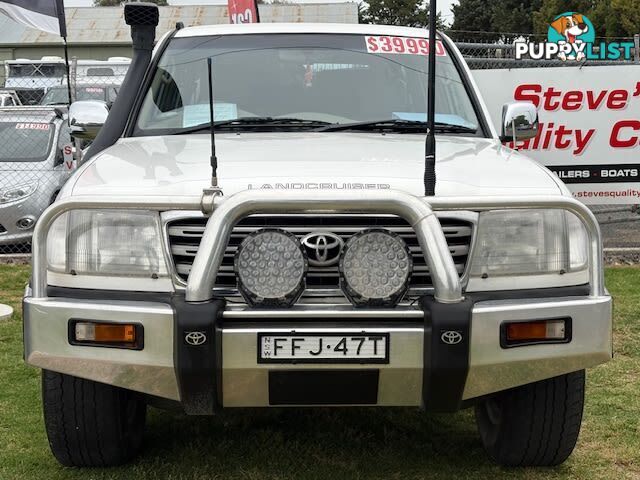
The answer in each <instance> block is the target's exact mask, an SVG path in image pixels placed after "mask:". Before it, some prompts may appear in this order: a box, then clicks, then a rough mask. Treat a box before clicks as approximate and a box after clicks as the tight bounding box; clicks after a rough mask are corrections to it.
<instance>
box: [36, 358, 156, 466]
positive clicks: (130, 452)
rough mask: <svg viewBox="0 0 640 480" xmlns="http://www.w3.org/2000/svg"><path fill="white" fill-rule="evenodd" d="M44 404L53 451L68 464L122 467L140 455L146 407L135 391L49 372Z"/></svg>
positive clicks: (45, 379)
mask: <svg viewBox="0 0 640 480" xmlns="http://www.w3.org/2000/svg"><path fill="white" fill-rule="evenodd" d="M42 405H43V410H44V422H45V427H46V430H47V437H48V438H49V446H50V447H51V452H52V453H53V455H54V456H55V457H56V459H57V460H58V461H59V462H60V463H61V464H63V465H66V466H69V467H70V466H75V467H108V466H114V465H121V464H123V463H125V462H127V461H129V460H131V459H132V458H133V457H134V456H136V455H137V453H138V452H139V451H140V448H141V446H142V436H143V433H144V424H145V416H146V404H145V403H144V402H143V401H142V400H141V399H140V397H139V395H137V394H136V393H135V392H131V391H129V390H124V389H122V388H117V387H113V386H110V385H106V384H103V383H98V382H93V381H91V380H84V379H82V378H77V377H72V376H70V375H64V374H61V373H56V372H51V371H48V370H43V371H42Z"/></svg>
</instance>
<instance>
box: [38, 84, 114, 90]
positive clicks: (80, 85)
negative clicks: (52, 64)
mask: <svg viewBox="0 0 640 480" xmlns="http://www.w3.org/2000/svg"><path fill="white" fill-rule="evenodd" d="M119 86H120V85H119V84H117V83H76V84H75V88H90V87H96V88H108V87H119ZM66 89H67V86H66V85H54V86H53V87H49V90H66Z"/></svg>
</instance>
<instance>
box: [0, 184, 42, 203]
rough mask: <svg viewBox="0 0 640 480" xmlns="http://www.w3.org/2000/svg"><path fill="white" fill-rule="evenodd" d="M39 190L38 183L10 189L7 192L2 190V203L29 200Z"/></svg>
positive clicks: (0, 200) (0, 195) (0, 197)
mask: <svg viewBox="0 0 640 480" xmlns="http://www.w3.org/2000/svg"><path fill="white" fill-rule="evenodd" d="M37 188H38V182H35V183H29V184H26V185H18V186H17V187H10V188H7V189H6V190H0V203H9V202H15V201H16V200H22V199H23V198H27V197H28V196H29V195H31V194H32V193H33V192H35V191H36V189H37Z"/></svg>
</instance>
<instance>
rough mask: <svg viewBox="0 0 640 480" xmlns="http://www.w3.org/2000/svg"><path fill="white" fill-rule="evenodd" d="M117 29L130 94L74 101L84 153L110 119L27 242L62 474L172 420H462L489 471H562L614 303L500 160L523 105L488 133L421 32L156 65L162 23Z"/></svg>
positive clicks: (340, 28)
mask: <svg viewBox="0 0 640 480" xmlns="http://www.w3.org/2000/svg"><path fill="white" fill-rule="evenodd" d="M125 16H126V19H127V22H128V23H129V24H130V25H131V26H132V37H133V40H134V59H133V61H132V65H131V68H130V70H129V73H128V75H127V78H126V80H125V84H124V85H123V87H122V90H121V92H120V94H119V96H118V98H117V100H116V102H115V104H114V105H113V107H112V109H111V112H110V114H109V116H108V118H107V117H106V108H105V107H104V106H103V105H101V104H100V103H97V102H77V103H76V104H74V105H72V106H71V109H70V114H69V116H70V126H71V129H72V132H73V133H74V135H76V136H78V137H85V138H86V137H93V136H94V135H95V134H96V132H97V130H98V128H99V127H100V126H101V125H102V124H103V123H104V125H103V126H102V128H101V129H100V131H99V133H98V135H97V137H96V138H95V141H94V143H93V145H92V147H91V148H90V150H89V152H88V154H87V156H86V159H87V160H86V162H85V163H84V164H83V165H82V166H81V167H80V168H79V169H78V171H77V172H76V173H75V174H74V175H73V177H72V178H71V179H70V181H69V182H67V184H66V185H65V187H64V188H63V190H62V192H61V194H60V197H59V199H58V201H57V202H56V203H55V204H53V205H52V206H51V207H50V208H49V209H48V210H47V211H46V212H45V213H44V214H43V215H42V217H41V218H40V220H39V222H38V224H37V227H36V230H35V233H34V237H33V277H32V282H31V285H30V286H29V287H28V288H27V292H26V295H25V298H24V342H25V358H26V361H27V362H28V363H29V364H30V365H34V366H37V367H40V368H42V369H43V403H44V414H45V421H46V422H45V423H46V428H47V433H48V436H49V442H50V445H51V449H52V451H53V454H54V455H55V457H56V458H57V459H58V460H59V461H60V462H61V463H63V464H65V465H77V466H96V465H113V464H118V463H122V462H124V461H126V460H128V459H130V458H132V457H133V456H134V455H135V454H136V453H137V452H138V451H139V449H140V446H141V441H142V433H143V428H144V423H145V410H146V405H147V404H154V403H156V404H163V403H166V402H167V401H173V402H175V403H176V404H179V405H180V406H181V408H182V409H184V411H185V412H186V413H187V414H192V415H210V414H214V413H215V412H216V411H217V410H218V409H221V408H232V407H272V406H320V405H322V406H326V405H329V406H346V405H353V406H363V405H377V406H415V407H422V408H424V409H425V410H427V411H445V412H454V411H457V410H459V409H461V408H466V407H471V406H473V407H475V409H476V417H477V424H478V429H479V432H480V437H481V439H482V442H483V444H484V446H485V448H486V450H487V452H488V454H489V455H490V456H491V457H492V458H493V459H495V460H496V461H497V462H499V463H501V464H504V465H554V464H558V463H561V462H563V461H564V460H565V459H566V458H567V457H568V456H569V455H570V453H571V451H572V450H573V448H574V446H575V444H576V440H577V437H578V432H579V429H580V423H581V416H582V408H583V403H584V389H585V373H584V371H585V369H586V368H588V367H592V366H594V365H597V364H600V363H603V362H606V361H607V360H609V359H610V358H611V355H612V318H611V298H610V296H609V295H608V293H607V291H606V290H605V286H604V283H603V267H602V259H601V240H600V233H599V229H598V225H597V223H596V221H595V219H594V217H593V216H592V214H591V213H590V211H589V210H588V209H586V208H585V207H584V206H583V205H582V204H580V203H579V202H577V201H576V200H574V199H573V198H572V197H571V195H570V194H569V192H568V191H567V189H566V188H565V187H564V186H563V184H562V183H561V182H560V181H559V180H558V179H557V178H555V177H554V176H553V175H552V174H551V173H550V172H549V171H547V170H546V169H545V168H544V167H542V166H540V165H538V164H537V163H535V162H533V161H530V160H528V159H527V158H525V157H523V156H522V155H520V154H518V153H517V152H516V151H513V150H511V149H508V148H505V147H503V146H502V143H501V140H502V139H504V138H505V137H506V138H514V139H516V140H517V139H522V138H528V137H530V136H531V135H535V133H536V129H537V115H536V113H535V109H534V108H533V107H532V106H529V105H527V104H524V105H523V104H514V105H507V106H505V107H504V109H503V116H504V127H503V132H501V134H498V133H497V132H496V131H495V130H494V128H493V127H492V125H491V122H490V120H489V114H488V112H487V108H486V107H485V105H484V104H483V102H482V99H481V98H480V95H479V94H478V90H477V88H476V86H475V84H474V82H473V79H472V77H471V75H470V72H469V70H468V68H467V66H466V65H465V62H464V60H463V58H462V57H461V55H460V52H459V51H458V50H457V49H456V47H455V46H454V45H453V43H452V42H451V41H450V40H449V39H448V38H447V37H446V36H444V35H439V37H438V40H437V42H435V43H436V48H434V49H430V45H432V44H433V43H431V42H430V41H428V40H427V34H426V33H425V31H424V30H420V29H412V28H401V27H385V26H373V25H312V24H291V25H289V24H262V25H223V26H211V27H193V28H178V29H176V30H175V31H173V32H171V33H170V34H168V35H166V36H165V37H163V38H162V39H160V40H159V41H158V44H157V45H156V47H155V50H153V52H152V49H153V44H154V38H153V37H154V34H155V25H156V24H157V9H156V8H155V7H150V6H149V5H146V4H141V3H131V4H127V5H126V7H125ZM434 36H435V33H434ZM429 50H432V51H433V52H435V55H434V57H433V58H430V60H432V61H435V64H436V65H437V67H436V68H437V80H436V81H435V85H433V86H434V87H435V92H436V101H435V102H433V103H432V105H434V109H435V117H434V118H435V121H434V122H435V123H431V124H428V123H427V119H428V112H427V110H428V109H427V107H426V106H425V105H426V104H427V103H428V102H427V98H428V97H427V94H426V92H427V83H428V81H427V79H428V75H427V70H428V68H427V67H428V61H427V57H428V56H427V52H428V51H429ZM434 78H435V77H434ZM433 86H432V87H433ZM432 87H429V89H430V91H434V90H433V89H432ZM497 88H499V86H497ZM491 108H498V107H497V106H492V107H491ZM105 118H106V121H105ZM211 118H213V119H215V122H213V123H214V129H213V130H214V131H213V132H212V131H211V130H212V129H211V125H210V124H211V123H212V122H211V121H210V120H211ZM429 125H433V129H432V132H435V134H436V135H437V149H436V152H437V163H436V169H435V170H436V174H437V185H435V195H434V194H428V195H425V191H426V192H427V193H429V189H432V188H433V187H434V178H433V175H432V174H430V173H429V168H428V165H429V156H430V155H431V154H432V153H433V145H431V146H429V142H426V144H427V147H425V139H426V138H428V136H427V130H429V129H428V128H427V127H428V126H429ZM432 138H433V137H432ZM434 143H435V142H434ZM212 147H214V148H215V150H214V151H213V152H212V151H211V150H212ZM425 148H426V150H427V156H426V157H427V161H425ZM425 165H427V168H426V170H425ZM212 169H213V172H212ZM424 172H426V175H424ZM212 173H213V177H214V178H213V179H212V178H211V177H212ZM424 179H426V180H424ZM212 180H213V183H212ZM425 184H426V190H425Z"/></svg>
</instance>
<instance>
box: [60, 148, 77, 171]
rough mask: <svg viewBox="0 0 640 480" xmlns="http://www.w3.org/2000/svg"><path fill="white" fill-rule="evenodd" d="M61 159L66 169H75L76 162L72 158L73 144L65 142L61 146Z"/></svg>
mask: <svg viewBox="0 0 640 480" xmlns="http://www.w3.org/2000/svg"><path fill="white" fill-rule="evenodd" d="M62 159H63V161H64V166H65V167H66V168H67V170H75V168H76V162H75V159H74V158H73V145H71V144H70V143H67V144H66V145H64V146H63V147H62Z"/></svg>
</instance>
